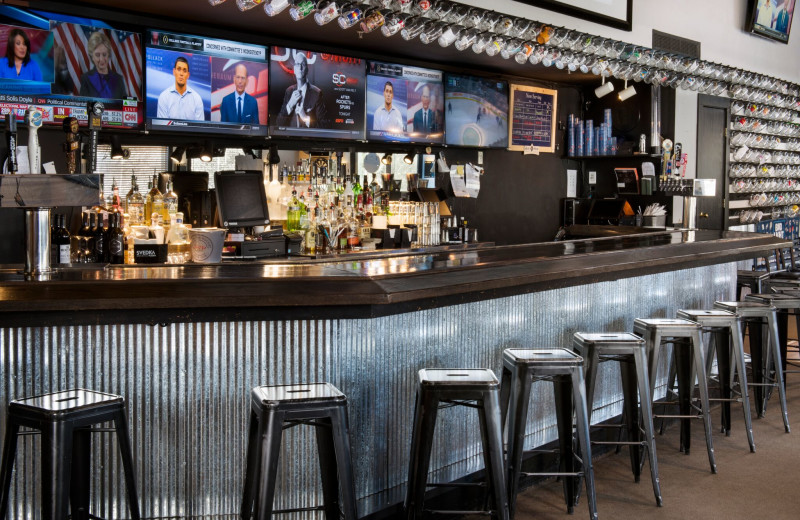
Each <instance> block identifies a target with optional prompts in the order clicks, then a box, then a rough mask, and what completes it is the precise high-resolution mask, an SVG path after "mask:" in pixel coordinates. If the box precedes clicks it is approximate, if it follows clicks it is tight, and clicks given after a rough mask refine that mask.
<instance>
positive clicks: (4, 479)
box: [0, 420, 19, 520]
mask: <svg viewBox="0 0 800 520" xmlns="http://www.w3.org/2000/svg"><path fill="white" fill-rule="evenodd" d="M18 434H19V424H17V423H16V421H14V420H9V421H8V424H6V437H5V441H4V442H3V462H2V464H3V466H2V468H0V520H5V518H6V513H7V512H8V498H9V495H10V494H11V476H12V474H13V471H14V455H15V454H16V453H17V435H18Z"/></svg>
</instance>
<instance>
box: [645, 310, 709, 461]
mask: <svg viewBox="0 0 800 520" xmlns="http://www.w3.org/2000/svg"><path fill="white" fill-rule="evenodd" d="M633 332H634V333H635V334H636V335H638V336H641V337H642V338H644V340H645V343H646V345H647V353H648V356H647V357H648V363H649V370H648V372H649V376H650V391H651V393H652V392H653V391H654V390H655V384H656V371H657V370H658V363H659V360H660V359H661V356H662V355H663V354H662V352H663V350H664V348H663V347H664V344H665V343H672V345H673V352H674V357H675V367H676V370H677V376H678V399H679V404H680V414H679V415H664V414H662V415H656V416H655V417H663V418H668V417H672V418H678V419H681V450H682V451H683V452H684V453H687V454H688V453H689V449H690V446H691V425H690V423H689V419H702V421H703V426H704V428H705V434H706V451H707V452H708V462H709V465H710V466H711V472H712V473H716V472H717V464H716V461H715V459H714V444H713V441H712V438H711V408H710V406H709V402H708V383H707V381H706V372H705V362H704V358H703V340H702V338H701V337H700V325H699V324H697V323H695V322H693V321H689V320H685V319H670V318H637V319H636V320H634V322H633ZM687 348H688V349H689V350H690V351H691V352H690V353H687ZM692 366H693V367H694V370H693V369H692ZM693 371H694V372H696V375H697V380H698V383H699V384H698V386H699V389H700V408H699V409H698V408H697V407H696V406H694V405H693V404H692V388H693V387H694V380H693V373H692V372H693ZM692 409H695V410H696V411H697V413H692Z"/></svg>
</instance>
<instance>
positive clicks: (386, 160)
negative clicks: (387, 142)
mask: <svg viewBox="0 0 800 520" xmlns="http://www.w3.org/2000/svg"><path fill="white" fill-rule="evenodd" d="M381 163H383V164H386V165H389V164H392V154H391V153H385V154H383V158H382V159H381Z"/></svg>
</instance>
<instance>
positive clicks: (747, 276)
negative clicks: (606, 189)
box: [736, 271, 771, 300]
mask: <svg viewBox="0 0 800 520" xmlns="http://www.w3.org/2000/svg"><path fill="white" fill-rule="evenodd" d="M770 274H771V273H769V272H767V271H736V295H737V296H736V297H737V298H739V299H740V300H741V299H744V296H745V295H744V294H743V292H744V289H745V288H746V289H749V290H750V292H751V293H752V294H761V293H763V292H764V282H766V281H767V280H769V278H770Z"/></svg>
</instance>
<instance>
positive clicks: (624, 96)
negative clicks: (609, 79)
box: [619, 79, 636, 101]
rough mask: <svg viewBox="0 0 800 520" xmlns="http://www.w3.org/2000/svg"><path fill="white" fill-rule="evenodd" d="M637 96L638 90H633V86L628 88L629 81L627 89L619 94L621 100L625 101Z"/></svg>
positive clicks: (626, 83) (626, 84) (626, 81)
mask: <svg viewBox="0 0 800 520" xmlns="http://www.w3.org/2000/svg"><path fill="white" fill-rule="evenodd" d="M635 95H636V89H635V88H633V85H631V86H630V87H629V86H628V80H627V79H626V80H625V88H624V89H622V91H621V92H620V93H619V100H620V101H625V100H626V99H628V98H632V97H633V96H635Z"/></svg>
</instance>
